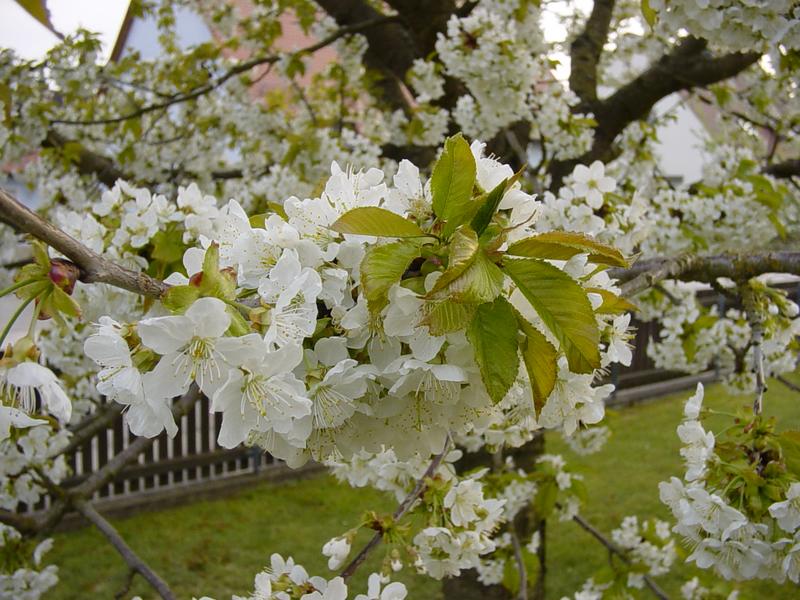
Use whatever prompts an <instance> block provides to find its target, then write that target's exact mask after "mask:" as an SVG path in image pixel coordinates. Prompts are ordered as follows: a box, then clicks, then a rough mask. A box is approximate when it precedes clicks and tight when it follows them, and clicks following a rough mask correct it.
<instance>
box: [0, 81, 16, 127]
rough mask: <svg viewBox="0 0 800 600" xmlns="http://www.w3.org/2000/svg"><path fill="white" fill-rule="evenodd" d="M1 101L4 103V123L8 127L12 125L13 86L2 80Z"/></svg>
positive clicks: (0, 87)
mask: <svg viewBox="0 0 800 600" xmlns="http://www.w3.org/2000/svg"><path fill="white" fill-rule="evenodd" d="M0 102H2V103H3V123H4V124H5V126H6V127H11V117H12V108H13V106H12V99H11V88H10V87H8V85H6V84H5V83H2V82H0Z"/></svg>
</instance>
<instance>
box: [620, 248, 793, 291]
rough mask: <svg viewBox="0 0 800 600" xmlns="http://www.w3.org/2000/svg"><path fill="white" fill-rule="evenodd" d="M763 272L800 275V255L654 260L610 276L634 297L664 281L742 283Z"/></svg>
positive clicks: (723, 255) (771, 254)
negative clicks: (720, 279)
mask: <svg viewBox="0 0 800 600" xmlns="http://www.w3.org/2000/svg"><path fill="white" fill-rule="evenodd" d="M763 273H791V274H792V275H800V252H791V251H784V252H758V253H754V254H718V255H715V256H697V255H693V254H687V255H684V256H679V257H677V258H651V259H648V260H642V261H639V262H637V263H636V264H635V265H633V266H632V267H630V268H629V269H611V270H610V271H609V275H611V277H614V278H616V279H619V280H620V281H623V282H624V283H623V285H622V295H623V296H628V297H630V296H633V295H635V294H638V293H639V292H642V291H644V290H646V289H648V288H650V287H652V286H654V285H656V284H657V283H658V282H660V281H663V280H664V279H681V280H683V281H701V282H704V283H713V282H714V281H716V280H717V279H718V278H720V277H728V278H730V279H733V280H736V281H741V280H746V279H750V278H752V277H756V276H758V275H761V274H763Z"/></svg>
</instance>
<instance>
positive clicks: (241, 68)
mask: <svg viewBox="0 0 800 600" xmlns="http://www.w3.org/2000/svg"><path fill="white" fill-rule="evenodd" d="M396 19H397V17H396V16H382V17H379V18H376V19H369V20H367V21H364V22H362V23H354V24H353V25H347V26H344V27H340V28H339V29H338V30H336V31H335V32H333V33H332V34H330V35H329V36H327V37H325V38H323V39H322V40H320V41H319V42H317V43H315V44H311V45H310V46H307V47H306V48H301V49H300V50H297V51H295V52H291V53H288V54H284V53H280V54H270V55H268V56H259V57H256V58H253V59H250V60H247V61H244V62H241V63H239V64H237V65H236V66H234V67H231V68H230V69H228V70H227V71H225V72H224V73H223V74H222V75H220V76H219V77H217V78H216V79H213V80H212V81H211V82H209V83H207V84H205V85H201V86H200V87H197V88H195V89H194V90H192V91H190V92H186V93H183V94H177V95H175V96H173V97H171V98H169V99H168V100H164V101H163V102H157V103H155V104H148V105H146V106H143V107H141V108H138V109H136V110H134V111H131V112H129V113H127V114H124V115H119V116H117V117H108V118H105V119H90V120H80V119H53V120H52V121H51V122H50V123H51V124H58V125H109V124H113V123H122V122H124V121H127V120H129V119H135V118H137V117H141V116H143V115H146V114H148V113H151V112H153V111H156V110H161V109H164V108H168V107H170V106H173V105H175V104H180V103H182V102H188V101H189V100H194V99H196V98H199V97H200V96H204V95H205V94H208V93H209V92H211V91H213V90H215V89H217V88H218V87H220V86H221V85H223V84H224V83H225V82H227V81H228V80H229V79H231V78H232V77H235V76H236V75H241V74H242V73H245V72H247V71H249V70H250V69H253V68H254V67H258V66H260V65H264V64H267V65H272V64H274V63H277V62H278V61H280V60H281V59H282V58H283V57H287V56H288V57H293V56H302V55H303V54H312V53H314V52H316V51H317V50H321V49H322V48H324V47H325V46H328V45H330V44H332V43H333V42H335V41H336V40H338V39H339V38H341V37H344V36H345V35H349V34H351V33H357V32H359V31H363V30H364V29H368V28H370V27H375V26H376V25H382V24H384V23H388V22H390V21H394V20H396Z"/></svg>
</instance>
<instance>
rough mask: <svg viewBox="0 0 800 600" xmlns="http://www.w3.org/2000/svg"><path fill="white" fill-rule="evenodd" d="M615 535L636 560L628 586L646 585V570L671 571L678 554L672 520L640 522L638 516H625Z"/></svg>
mask: <svg viewBox="0 0 800 600" xmlns="http://www.w3.org/2000/svg"><path fill="white" fill-rule="evenodd" d="M611 539H612V541H613V542H614V543H615V544H616V545H617V546H618V547H619V548H621V549H622V550H624V551H625V553H626V555H627V556H628V558H629V559H630V561H631V563H632V564H633V568H631V572H630V573H628V579H627V585H628V587H632V588H637V589H641V588H643V587H644V575H645V574H646V575H650V576H652V577H658V576H659V575H664V574H665V573H668V572H669V569H670V567H671V566H672V563H673V562H675V559H676V558H677V556H678V555H677V552H676V550H675V541H674V540H673V539H672V536H671V534H670V528H669V524H668V523H666V522H664V521H659V520H657V519H656V520H653V521H648V522H644V523H639V520H638V519H637V518H636V517H635V516H628V517H625V518H624V519H623V520H622V523H621V524H620V526H619V527H618V528H617V529H614V530H613V531H612V532H611Z"/></svg>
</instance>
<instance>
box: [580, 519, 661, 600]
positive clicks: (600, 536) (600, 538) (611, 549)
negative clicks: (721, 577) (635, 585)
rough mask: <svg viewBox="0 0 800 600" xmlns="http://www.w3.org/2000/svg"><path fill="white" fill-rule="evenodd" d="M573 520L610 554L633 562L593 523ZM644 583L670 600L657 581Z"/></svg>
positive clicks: (651, 580)
mask: <svg viewBox="0 0 800 600" xmlns="http://www.w3.org/2000/svg"><path fill="white" fill-rule="evenodd" d="M572 520H573V521H575V522H576V523H577V524H578V525H580V526H581V527H582V528H583V529H585V530H586V531H588V532H589V533H590V534H591V535H592V536H593V537H594V538H595V539H596V540H597V541H598V542H600V543H601V544H602V545H603V546H605V547H606V549H607V550H608V551H609V552H611V553H612V554H615V555H617V556H619V557H620V558H621V559H622V560H623V561H625V562H626V563H630V562H631V560H630V558H628V555H627V554H625V552H624V551H623V550H621V549H620V548H618V547H617V545H616V544H614V542H612V541H611V540H609V539H608V538H607V537H606V536H604V535H603V534H602V533H600V531H599V530H598V529H596V528H595V527H594V526H593V525H592V524H591V523H589V522H588V521H587V520H586V519H584V518H583V517H582V516H580V515H575V516H574V517H572ZM644 582H645V584H646V585H647V587H648V588H650V591H651V592H653V594H655V595H656V596H657V597H658V598H660V599H661V600H669V596H667V594H666V593H665V592H664V590H662V589H661V587H660V586H659V585H658V584H657V583H656V582H655V581H653V579H652V578H651V577H650V576H649V575H645V576H644Z"/></svg>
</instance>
